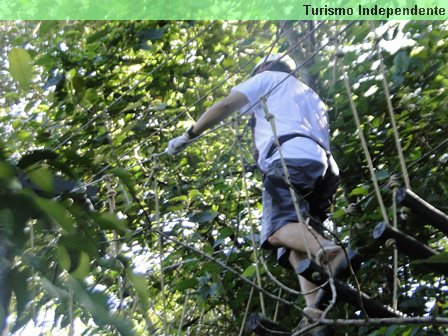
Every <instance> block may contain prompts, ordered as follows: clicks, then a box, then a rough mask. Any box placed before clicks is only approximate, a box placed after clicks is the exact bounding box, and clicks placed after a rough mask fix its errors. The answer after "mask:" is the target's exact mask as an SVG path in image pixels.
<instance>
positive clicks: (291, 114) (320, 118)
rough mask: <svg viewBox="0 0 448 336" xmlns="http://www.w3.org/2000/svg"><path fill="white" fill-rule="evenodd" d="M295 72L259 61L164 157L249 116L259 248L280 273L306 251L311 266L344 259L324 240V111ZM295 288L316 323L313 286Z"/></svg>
mask: <svg viewBox="0 0 448 336" xmlns="http://www.w3.org/2000/svg"><path fill="white" fill-rule="evenodd" d="M295 69H296V64H295V62H294V61H293V60H292V59H291V58H290V57H289V56H284V55H281V54H274V55H270V56H267V57H265V58H263V59H262V61H260V62H259V63H258V64H257V65H256V66H255V68H254V69H253V71H252V76H251V78H249V79H248V80H246V81H244V82H242V83H240V84H239V85H237V86H235V87H234V88H233V89H232V90H231V92H230V94H229V95H228V96H227V97H226V98H224V99H223V100H221V101H220V102H218V103H216V104H214V105H213V106H212V107H210V108H209V109H208V110H207V111H206V112H205V113H204V114H203V115H202V116H201V117H200V118H199V120H198V121H197V122H196V124H195V125H194V126H192V127H190V128H189V129H188V130H187V131H186V132H185V133H184V134H182V135H181V136H179V137H177V138H174V139H172V140H171V141H170V142H169V143H168V147H167V150H166V151H167V152H168V153H169V154H171V155H174V154H177V153H178V152H180V151H181V150H183V149H184V148H185V147H186V146H187V145H188V143H189V142H190V140H192V139H194V138H195V137H197V136H198V135H199V134H201V133H202V132H204V131H205V130H207V129H209V128H211V127H213V126H215V125H217V124H218V123H219V122H221V121H222V120H224V119H225V118H227V117H228V116H230V115H231V114H232V113H233V112H235V111H237V110H240V111H241V113H250V114H252V120H251V121H252V132H253V139H254V145H255V152H256V155H255V156H256V160H257V164H258V166H259V168H260V170H261V171H262V173H263V186H264V190H263V196H262V203H263V214H262V227H261V237H260V240H261V241H260V244H261V246H262V247H263V248H268V249H277V256H278V261H279V263H280V264H281V265H283V266H286V267H292V268H293V269H296V266H297V265H298V263H299V261H300V260H302V259H304V258H307V253H308V252H310V253H311V255H312V256H313V257H314V258H316V260H317V262H322V260H323V259H326V261H327V262H329V263H330V266H331V267H334V265H336V264H337V263H339V262H340V260H341V258H342V257H343V256H344V253H343V251H342V248H341V247H340V246H338V245H336V244H334V243H333V242H331V241H329V240H327V239H326V238H324V236H323V232H324V227H323V225H322V222H323V221H324V220H325V219H326V212H327V210H328V208H329V206H330V204H331V201H332V198H333V196H334V193H335V191H336V187H337V183H338V180H339V177H338V175H339V171H338V167H337V165H336V163H335V161H334V160H333V157H332V156H331V153H330V151H329V148H330V147H329V127H328V116H327V112H326V106H325V104H324V103H323V102H322V101H321V99H320V98H319V97H318V96H317V94H316V93H315V92H314V91H313V90H311V89H310V88H309V87H308V86H306V85H305V84H304V83H302V82H301V81H300V80H298V79H297V78H295V77H294V76H291V75H289V74H290V73H292V72H293V71H294V70H295ZM263 96H266V98H267V100H266V103H267V107H268V110H269V112H270V113H271V114H272V115H273V116H274V118H275V119H274V120H275V124H276V129H277V133H278V137H279V143H280V146H281V149H280V150H281V154H282V155H283V158H284V161H285V162H286V165H287V167H288V172H289V175H290V183H291V184H292V186H293V188H294V190H295V191H296V193H297V195H298V198H299V200H300V201H299V206H300V209H301V212H302V214H303V217H304V218H305V219H306V220H305V223H304V224H303V226H306V227H305V229H304V228H303V226H302V227H301V224H299V219H298V216H297V212H296V210H295V207H294V203H293V199H292V197H291V193H290V189H289V186H290V185H291V184H290V183H288V182H287V181H285V178H284V175H283V166H282V163H281V160H280V154H279V150H278V148H277V147H276V145H275V142H274V140H275V139H274V133H273V129H272V127H271V124H270V123H269V121H267V120H266V119H265V111H264V110H263V107H262V105H261V104H260V97H263ZM249 108H250V109H249ZM248 109H249V111H247V110H248ZM299 282H300V286H301V290H302V292H304V293H308V294H306V295H304V298H305V302H306V307H305V309H304V313H305V315H308V316H309V317H311V318H313V319H318V318H320V316H321V315H322V311H321V310H319V309H318V308H317V307H316V306H315V301H316V291H313V289H315V288H316V286H315V285H314V284H313V283H311V282H309V281H307V280H306V279H305V278H303V277H300V276H299ZM328 332H329V330H328V328H327V327H325V326H320V327H317V328H315V329H313V330H311V331H310V333H308V335H328Z"/></svg>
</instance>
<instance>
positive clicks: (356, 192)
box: [350, 187, 369, 196]
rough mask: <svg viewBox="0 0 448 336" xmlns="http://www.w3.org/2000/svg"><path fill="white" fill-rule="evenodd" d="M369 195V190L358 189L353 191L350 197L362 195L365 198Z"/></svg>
mask: <svg viewBox="0 0 448 336" xmlns="http://www.w3.org/2000/svg"><path fill="white" fill-rule="evenodd" d="M368 193H369V190H368V189H367V188H365V187H358V188H355V189H353V190H352V192H351V193H350V196H356V195H362V196H365V195H367V194H368Z"/></svg>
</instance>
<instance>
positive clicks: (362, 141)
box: [344, 74, 389, 224]
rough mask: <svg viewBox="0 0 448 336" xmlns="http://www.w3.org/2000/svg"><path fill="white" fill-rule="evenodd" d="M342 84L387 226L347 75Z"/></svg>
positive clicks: (384, 209) (384, 208) (385, 214)
mask: <svg viewBox="0 0 448 336" xmlns="http://www.w3.org/2000/svg"><path fill="white" fill-rule="evenodd" d="M344 84H345V89H346V91H347V96H348V100H349V102H350V107H351V109H352V113H353V116H354V118H355V121H356V127H357V128H358V135H359V139H360V140H361V145H362V148H363V150H364V155H365V157H366V160H367V164H368V165H369V170H370V176H371V178H372V182H373V185H374V186H375V193H376V197H377V199H378V203H379V205H380V208H381V213H382V215H383V220H384V222H386V223H388V224H389V219H388V217H387V211H386V207H385V206H384V202H383V198H382V196H381V191H380V187H379V185H378V180H377V178H376V175H375V169H374V168H373V163H372V158H371V157H370V153H369V148H368V147H367V141H366V138H365V137H364V132H363V130H362V128H361V122H360V120H359V115H358V110H357V109H356V105H355V103H354V101H353V97H352V95H353V93H352V90H351V88H350V83H349V82H348V78H347V74H344Z"/></svg>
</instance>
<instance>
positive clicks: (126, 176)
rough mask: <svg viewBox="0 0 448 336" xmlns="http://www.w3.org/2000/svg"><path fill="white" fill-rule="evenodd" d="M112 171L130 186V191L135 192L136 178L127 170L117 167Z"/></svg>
mask: <svg viewBox="0 0 448 336" xmlns="http://www.w3.org/2000/svg"><path fill="white" fill-rule="evenodd" d="M110 172H111V173H112V174H113V175H115V176H116V177H118V178H119V179H120V180H121V181H122V182H123V183H124V184H125V185H126V187H128V189H129V191H131V192H134V186H135V180H134V178H133V177H132V175H131V174H129V172H128V171H127V170H124V169H123V168H119V167H115V168H113V169H112V170H111V171H110Z"/></svg>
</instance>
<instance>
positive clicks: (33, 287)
mask: <svg viewBox="0 0 448 336" xmlns="http://www.w3.org/2000/svg"><path fill="white" fill-rule="evenodd" d="M29 226H30V240H31V251H33V253H34V222H33V221H30V222H29ZM31 272H32V273H33V275H32V276H31V283H32V287H31V294H32V295H33V298H35V297H36V272H35V270H34V266H31ZM31 302H32V303H31V311H32V314H33V323H34V326H37V309H36V300H31Z"/></svg>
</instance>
